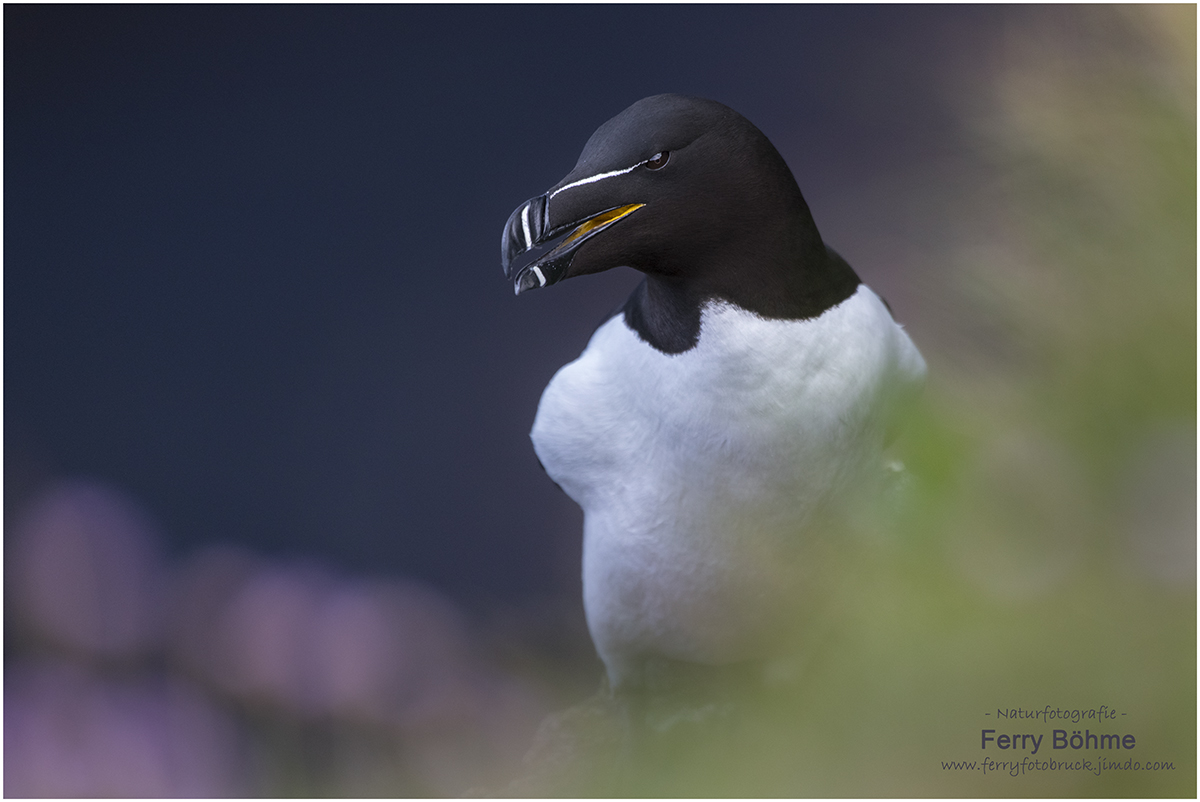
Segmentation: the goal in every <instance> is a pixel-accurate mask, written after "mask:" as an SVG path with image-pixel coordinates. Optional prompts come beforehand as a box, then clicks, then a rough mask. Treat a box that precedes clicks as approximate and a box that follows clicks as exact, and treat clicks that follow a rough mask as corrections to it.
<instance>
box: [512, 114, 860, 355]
mask: <svg viewBox="0 0 1200 802" xmlns="http://www.w3.org/2000/svg"><path fill="white" fill-rule="evenodd" d="M564 235H565V237H564ZM559 237H564V238H563V239H562V240H561V242H558V243H556V244H554V247H553V248H551V249H550V250H549V251H548V252H547V253H545V254H544V255H542V256H540V257H538V258H536V259H534V260H532V261H529V262H528V263H526V264H524V265H522V266H520V267H517V266H516V265H515V264H514V259H516V258H517V257H519V256H521V255H522V254H524V253H526V252H528V251H530V250H533V249H535V248H538V247H540V246H545V245H550V244H553V241H554V240H555V239H557V238H559ZM502 262H503V265H504V271H505V275H506V276H508V277H509V278H511V279H512V281H513V283H514V287H515V289H516V291H517V292H518V293H520V292H523V291H525V290H528V289H534V288H537V287H543V286H546V285H548V284H553V283H555V282H558V281H561V280H563V279H566V278H571V277H573V276H579V275H585V274H588V273H596V272H599V271H602V270H608V269H609V268H612V267H617V266H620V265H625V266H629V267H633V268H635V269H637V270H640V271H642V272H643V273H645V274H646V275H647V277H648V279H649V281H648V282H647V285H646V286H645V287H643V288H641V290H640V291H639V293H636V294H635V298H634V299H631V303H636V304H637V305H638V307H639V309H638V310H635V311H634V312H633V313H631V312H630V310H629V308H628V307H627V309H626V317H627V319H630V318H631V316H632V317H633V318H638V315H639V314H640V315H641V318H644V319H647V320H651V321H653V320H654V319H657V318H662V317H664V316H666V318H671V317H677V316H678V314H684V315H685V316H688V315H692V313H693V312H694V313H695V317H696V321H697V325H698V315H699V311H698V310H699V306H700V304H702V303H703V301H704V300H706V299H708V298H722V299H724V300H727V301H730V302H732V303H735V304H738V305H739V306H742V307H744V308H746V309H749V310H750V311H753V312H756V313H758V314H761V315H763V316H764V317H772V318H796V317H808V316H812V315H813V314H819V313H820V312H821V311H823V310H824V309H825V308H828V306H830V305H832V304H830V303H829V298H830V296H831V292H830V289H831V287H832V289H833V292H832V295H840V297H838V298H837V300H836V301H835V302H840V301H841V300H843V299H844V298H846V297H848V296H849V295H850V294H851V293H852V292H853V287H854V286H857V284H858V279H857V277H856V276H854V274H853V271H851V270H850V269H849V267H848V266H846V265H845V263H844V262H842V261H841V260H840V259H836V258H835V257H831V256H830V254H829V253H828V252H827V251H826V248H825V246H824V245H823V244H822V242H821V237H820V234H818V233H817V228H816V225H815V224H814V223H813V220H812V215H811V214H810V213H809V211H808V206H807V204H805V202H804V197H803V196H802V195H801V194H800V188H799V187H798V186H797V184H796V181H795V179H794V178H793V177H792V174H791V171H790V170H789V169H788V167H787V164H786V163H785V162H784V160H783V157H781V156H780V155H779V152H778V151H777V150H776V149H775V147H774V146H773V145H772V144H771V143H770V141H769V140H768V139H767V138H766V136H765V135H763V133H762V132H761V131H759V130H758V129H757V128H756V127H754V125H752V124H751V123H750V122H749V121H748V120H747V119H745V118H744V117H742V116H741V115H740V114H738V113H737V112H735V111H733V110H732V109H730V108H728V107H727V106H724V105H722V104H720V103H716V102H714V101H711V100H704V99H702V98H694V97H687V96H684V95H655V96H654V97H649V98H646V99H644V100H640V101H638V102H637V103H634V104H633V105H632V106H630V107H629V108H627V109H625V111H623V112H621V113H620V114H618V115H617V116H616V117H614V118H612V119H611V120H609V121H608V122H606V123H604V124H603V125H602V126H600V128H598V129H597V130H596V132H595V133H594V134H592V137H591V138H590V139H589V140H588V142H587V144H586V145H585V146H584V148H583V153H582V154H581V155H580V157H579V161H578V163H576V165H575V169H573V170H572V171H571V172H570V173H568V174H567V176H566V177H565V178H563V180H562V181H560V182H559V183H558V184H556V185H555V186H554V187H552V188H551V189H550V190H549V191H548V192H546V194H544V195H541V196H539V197H537V198H534V199H533V200H531V201H528V202H527V203H524V204H522V205H521V206H520V207H518V208H517V210H516V211H515V212H513V214H512V216H511V217H510V218H509V220H508V223H507V225H506V226H505V229H504V237H503V242H502ZM850 282H852V283H850ZM639 298H640V299H641V300H636V299H639ZM656 305H657V306H656ZM642 307H646V308H642ZM672 310H674V311H672ZM639 319H640V318H639ZM634 322H637V321H636V320H631V324H632V323H634ZM643 325H644V326H649V327H653V326H654V323H653V322H650V323H644V322H643ZM635 327H636V328H638V329H639V331H641V330H642V326H635ZM642 334H643V336H646V332H644V331H643V332H642ZM651 342H652V343H653V340H651ZM656 345H657V344H656ZM664 350H668V349H664ZM670 350H682V349H670Z"/></svg>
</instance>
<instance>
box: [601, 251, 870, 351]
mask: <svg viewBox="0 0 1200 802" xmlns="http://www.w3.org/2000/svg"><path fill="white" fill-rule="evenodd" d="M826 254H827V257H828V261H827V262H826V264H825V265H824V266H823V268H822V269H820V270H815V271H812V272H811V274H810V275H809V276H807V277H806V278H808V279H809V281H806V282H805V284H806V287H807V291H806V292H804V293H802V294H799V295H797V297H794V298H787V297H785V296H783V294H782V293H777V292H775V291H774V288H770V289H769V290H768V293H767V294H766V295H762V294H761V293H760V294H756V293H755V291H754V289H755V288H744V289H743V291H741V292H737V293H732V292H711V291H710V292H696V291H695V289H694V288H693V287H691V286H690V285H689V283H688V282H686V281H666V280H663V279H660V278H655V277H647V279H646V280H645V281H643V282H642V283H641V284H639V285H638V286H637V288H636V289H634V291H633V293H632V294H630V296H629V298H628V299H627V300H626V301H625V305H624V306H623V307H621V309H620V310H618V311H619V312H620V313H621V314H624V316H625V324H626V325H627V326H629V328H631V329H633V330H634V331H635V332H637V335H638V337H640V338H641V339H642V340H643V341H645V342H646V343H647V344H649V345H650V346H651V347H653V348H654V349H656V350H658V351H661V352H662V353H664V354H682V353H684V352H685V351H690V350H691V349H692V348H695V347H696V344H697V343H698V342H699V341H700V310H701V309H702V308H703V306H704V304H705V303H706V302H707V301H709V300H712V299H719V300H722V301H726V302H728V303H731V304H733V305H735V306H738V307H740V308H742V309H745V310H746V311H748V312H752V313H754V314H756V315H758V316H760V317H763V318H766V319H768V320H811V319H813V318H817V317H820V316H821V315H822V314H824V313H825V311H826V310H828V309H832V308H833V307H835V306H837V305H838V304H840V303H841V302H842V301H844V300H846V299H847V298H849V297H850V296H851V295H853V294H854V293H855V292H856V291H857V290H858V285H859V284H861V283H862V281H861V280H860V279H859V277H858V274H856V273H855V272H854V269H853V268H851V267H850V265H849V264H848V263H847V262H846V260H845V259H843V258H842V257H841V256H839V255H838V254H837V252H835V251H834V250H833V249H832V248H826Z"/></svg>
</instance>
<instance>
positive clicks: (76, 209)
mask: <svg viewBox="0 0 1200 802" xmlns="http://www.w3.org/2000/svg"><path fill="white" fill-rule="evenodd" d="M1013 13H1017V12H1015V11H1013V10H1009V9H1000V8H994V7H990V8H982V7H961V8H956V7H944V6H939V7H919V8H899V7H894V6H892V7H869V8H860V7H847V6H817V7H814V6H799V7H792V6H768V7H742V6H739V7H721V6H716V7H714V6H702V7H692V6H676V5H673V6H570V7H554V6H517V7H512V6H484V7H476V6H457V7H442V6H358V7H341V6H339V7H327V6H222V5H204V6H165V7H164V6H143V5H134V6H117V7H111V6H61V5H60V6H28V5H26V6H22V5H16V6H14V5H6V6H5V8H4V21H5V28H4V35H5V41H4V45H5V55H4V59H5V61H4V67H5V72H4V123H5V131H4V166H5V198H4V200H5V204H4V209H5V211H4V234H5V242H4V267H5V270H4V292H5V297H4V300H5V304H4V311H5V318H4V335H5V347H4V357H5V362H4V380H5V384H4V401H5V410H4V411H5V436H6V437H5V439H6V443H5V450H6V461H7V463H8V470H7V473H8V474H9V475H10V477H12V476H17V478H18V479H20V476H19V475H20V474H21V472H22V471H23V470H25V469H26V467H27V466H28V465H33V464H37V463H41V464H45V465H46V466H47V470H48V471H49V472H51V473H53V474H55V475H68V474H87V475H91V476H95V477H99V478H102V479H105V480H108V481H110V482H113V483H114V484H117V485H118V486H120V487H123V488H125V489H126V490H128V491H130V492H131V493H133V494H134V495H135V496H137V497H139V498H140V499H142V500H143V501H144V502H145V503H146V504H147V505H148V506H149V508H150V509H151V510H152V511H153V512H154V513H155V514H156V515H157V516H158V517H159V519H160V520H161V521H162V523H163V526H164V529H165V531H166V532H167V533H168V536H169V537H170V538H171V542H172V546H173V547H174V548H175V549H176V550H185V549H187V548H190V547H192V546H194V545H196V544H198V543H202V542H207V541H211V540H236V541H241V542H244V543H247V544H250V545H252V546H254V547H255V548H259V549H264V550H268V551H272V552H277V553H278V552H283V553H298V554H309V555H314V556H316V557H318V558H320V559H325V560H330V561H332V562H333V563H335V564H340V565H343V566H345V567H347V568H349V569H352V570H356V571H362V570H368V571H379V572H387V573H403V574H409V575H415V576H419V577H424V578H427V579H429V580H432V581H434V582H436V583H438V584H439V585H441V586H442V587H444V588H445V589H447V590H450V591H452V592H455V593H458V594H472V593H482V594H486V595H492V596H499V597H505V598H522V597H529V596H535V595H539V594H545V593H554V592H564V591H569V590H571V588H572V587H573V583H574V582H576V581H577V580H576V579H575V577H576V576H577V573H578V564H577V560H578V549H579V537H580V533H579V526H580V520H581V518H580V515H579V513H578V511H577V509H576V508H575V507H574V505H573V504H572V503H571V502H570V500H569V499H567V498H566V497H565V496H563V495H562V494H561V493H560V492H559V491H558V490H557V488H555V487H554V485H553V484H551V483H550V481H549V480H548V479H546V478H545V476H544V475H543V474H542V472H541V470H540V469H539V468H538V465H537V463H536V461H535V459H534V456H533V453H532V450H531V448H530V446H529V442H528V437H527V432H528V430H529V426H530V424H531V422H532V420H533V415H534V412H535V409H536V404H537V400H538V397H539V395H540V393H541V390H542V388H543V387H544V386H545V384H546V382H547V381H548V380H549V378H550V377H551V375H553V373H554V371H555V370H556V369H557V368H558V367H559V366H561V365H562V364H564V363H565V362H567V361H569V360H570V359H572V358H574V357H575V356H576V355H577V354H578V353H579V351H580V350H582V348H583V346H584V344H585V343H586V340H587V337H588V335H589V333H590V331H591V330H592V328H594V326H595V325H596V324H597V323H598V322H599V321H600V320H601V319H602V318H603V317H604V315H605V314H606V313H607V312H608V311H609V310H610V309H612V308H613V307H614V306H615V305H616V304H617V303H619V302H620V300H621V299H622V298H623V297H624V295H625V294H626V293H627V292H628V291H629V289H630V288H631V287H632V286H633V284H634V283H635V282H636V278H637V277H636V274H634V273H632V272H631V271H627V270H619V271H613V272H612V273H610V274H606V275H603V276H598V277H591V278H588V279H583V280H579V281H577V282H567V283H566V284H563V285H560V286H556V287H554V288H553V289H552V290H548V291H545V292H535V293H530V294H528V295H525V296H522V297H520V298H514V297H513V295H512V289H511V287H510V285H509V284H508V283H507V282H506V281H504V279H503V278H502V276H501V272H500V266H499V242H500V232H501V227H502V226H503V224H504V221H505V219H506V218H507V216H508V214H509V212H510V211H511V210H512V209H513V208H514V207H515V206H516V205H517V204H518V203H520V202H521V201H523V200H525V199H526V198H528V197H531V196H533V195H535V194H538V193H540V192H542V191H544V190H545V189H546V188H547V187H549V186H550V185H551V184H553V183H554V182H556V181H557V180H558V179H559V178H561V177H562V176H563V175H564V174H565V173H566V172H567V171H568V170H570V168H571V166H572V165H573V164H574V162H575V159H576V157H577V155H578V152H579V150H580V148H581V147H582V146H583V143H584V142H585V141H586V139H587V137H588V136H589V135H590V133H591V132H592V131H593V130H594V129H595V128H596V126H598V125H599V124H600V123H602V122H603V121H604V120H606V119H608V118H609V117H611V116H612V115H614V114H616V113H617V112H619V111H620V110H621V109H622V108H624V107H625V106H627V105H628V104H630V103H631V102H633V101H635V100H637V99H639V98H641V97H643V96H646V95H650V94H655V93H658V92H666V91H671V92H683V93H688V94H696V95H702V96H706V97H710V98H713V99H716V100H720V101H722V102H724V103H726V104H728V105H730V106H733V107H734V108H736V109H737V110H739V111H740V112H742V113H743V114H744V115H746V116H747V117H748V118H750V119H751V120H752V121H754V122H755V123H756V124H757V125H758V126H759V127H760V128H762V129H763V130H764V131H765V132H766V133H767V135H768V136H769V137H771V138H772V140H773V141H774V142H775V143H776V145H777V146H778V147H779V149H780V150H781V152H782V153H783V155H784V156H785V158H786V159H787V160H788V162H789V163H790V165H791V166H792V169H793V170H794V171H795V173H796V175H797V178H798V179H799V181H800V184H801V187H802V188H803V189H804V192H805V194H806V196H807V198H808V200H809V204H810V206H811V207H812V209H813V212H814V215H815V217H816V219H817V222H818V225H822V221H823V218H822V202H823V199H825V198H828V197H829V196H831V195H833V194H835V193H837V192H839V191H841V189H840V188H844V187H845V186H854V185H857V184H865V183H869V182H870V180H871V177H872V176H873V175H875V174H878V173H879V172H881V171H892V170H895V169H896V168H897V166H899V165H903V166H908V167H911V166H912V165H914V164H916V165H919V164H920V163H921V162H922V161H923V160H927V159H934V158H937V157H939V155H940V154H941V152H942V151H943V150H944V149H945V148H947V147H950V146H951V144H950V143H951V142H952V138H953V131H952V128H953V120H954V117H953V116H952V115H951V114H950V112H949V110H948V109H947V107H946V105H945V103H944V101H943V96H944V92H945V85H946V80H947V79H950V80H953V76H952V75H949V74H948V70H951V69H955V68H957V67H955V66H954V65H961V64H963V63H967V64H969V63H970V62H971V60H972V58H974V57H975V56H974V55H973V53H975V52H979V53H982V52H983V50H982V49H979V44H980V43H981V42H984V41H987V40H988V39H989V38H990V37H993V36H995V35H996V34H997V32H998V31H1000V30H1001V28H1002V25H1003V22H1004V19H1005V17H1006V16H1007V15H1011V14H1013ZM979 57H982V56H979ZM853 225H854V226H860V227H862V228H863V229H869V228H870V227H871V226H872V225H873V221H872V220H871V219H862V220H858V221H854V223H853ZM843 228H846V227H845V226H843ZM823 231H824V233H825V235H826V239H827V240H828V241H830V243H831V244H833V245H834V246H835V247H837V248H838V249H839V250H840V251H841V252H842V253H843V254H844V255H845V256H846V257H847V258H848V259H849V260H850V261H851V263H852V264H854V265H855V267H856V268H857V269H858V270H859V272H860V274H862V275H863V276H864V277H865V278H867V280H868V281H871V278H872V276H873V271H876V270H879V269H882V268H881V267H880V266H875V265H870V264H862V263H860V262H858V261H856V260H855V254H856V245H855V241H854V236H853V235H852V231H851V230H850V229H849V228H846V230H837V231H833V232H832V233H831V231H830V229H829V228H828V227H824V226H823ZM835 235H836V236H835Z"/></svg>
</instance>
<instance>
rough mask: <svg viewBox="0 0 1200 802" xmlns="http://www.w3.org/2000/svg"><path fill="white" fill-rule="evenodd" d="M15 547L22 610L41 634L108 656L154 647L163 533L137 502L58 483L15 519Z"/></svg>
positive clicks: (90, 485)
mask: <svg viewBox="0 0 1200 802" xmlns="http://www.w3.org/2000/svg"><path fill="white" fill-rule="evenodd" d="M12 541H13V565H12V566H11V568H12V573H11V577H12V581H13V590H14V592H15V601H16V605H17V607H18V609H19V610H20V612H21V613H22V614H23V618H24V623H26V624H27V625H29V626H30V627H31V629H32V630H33V631H34V632H35V633H36V634H37V635H38V636H40V637H41V638H43V639H45V640H47V641H50V642H51V643H54V644H56V645H58V646H60V647H66V648H68V649H70V650H73V651H77V652H83V653H86V654H89V655H96V656H104V657H118V658H125V657H131V656H137V655H139V654H143V653H145V652H146V651H148V650H149V649H150V648H152V647H153V646H154V645H155V639H156V638H157V636H158V633H159V624H160V620H159V615H158V613H159V610H160V593H161V587H162V582H163V577H162V571H163V567H162V561H161V556H160V551H159V548H160V547H159V535H158V531H157V528H156V527H155V526H154V524H153V523H152V522H151V520H150V518H149V516H148V515H147V513H146V512H145V511H144V510H143V509H142V507H141V506H140V505H139V504H137V502H135V501H133V500H132V499H130V498H129V497H127V496H126V495H124V494H122V493H121V492H119V491H117V490H115V489H113V488H110V487H107V486H105V485H102V484H99V483H97V482H93V481H89V480H82V479H76V480H70V481H63V482H59V483H56V484H54V485H52V486H50V488H49V489H47V490H45V491H43V492H42V493H41V494H39V495H38V496H37V497H36V498H34V500H33V501H32V502H31V503H30V504H29V506H27V507H26V508H25V509H24V510H23V511H21V512H20V513H19V514H18V515H17V521H16V524H15V525H14V527H13V530H12Z"/></svg>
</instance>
